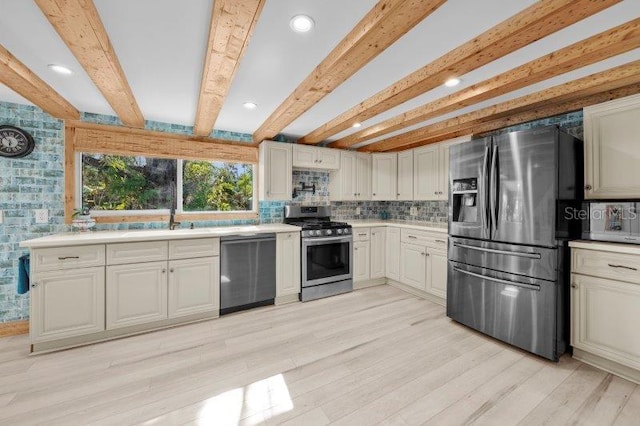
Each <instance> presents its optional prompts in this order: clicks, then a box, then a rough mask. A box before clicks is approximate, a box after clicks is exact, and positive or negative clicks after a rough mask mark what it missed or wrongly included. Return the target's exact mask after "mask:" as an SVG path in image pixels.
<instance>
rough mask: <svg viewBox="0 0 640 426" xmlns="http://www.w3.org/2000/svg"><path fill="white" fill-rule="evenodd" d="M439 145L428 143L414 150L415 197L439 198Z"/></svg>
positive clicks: (419, 198)
mask: <svg viewBox="0 0 640 426" xmlns="http://www.w3.org/2000/svg"><path fill="white" fill-rule="evenodd" d="M439 164H440V161H439V153H438V145H427V146H425V147H422V148H417V149H414V150H413V199H414V200H437V199H438V197H439V194H438V187H439V186H438V185H439V184H438V175H439V173H438V166H439Z"/></svg>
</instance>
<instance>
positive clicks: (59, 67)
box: [47, 64, 73, 75]
mask: <svg viewBox="0 0 640 426" xmlns="http://www.w3.org/2000/svg"><path fill="white" fill-rule="evenodd" d="M47 66H48V67H49V68H50V69H51V70H52V71H55V72H57V73H58V74H64V75H71V74H73V71H71V70H70V69H69V68H67V67H65V66H63V65H57V64H49V65H47Z"/></svg>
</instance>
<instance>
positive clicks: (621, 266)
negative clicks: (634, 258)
mask: <svg viewBox="0 0 640 426" xmlns="http://www.w3.org/2000/svg"><path fill="white" fill-rule="evenodd" d="M608 265H609V266H610V267H611V268H622V269H629V270H630V271H637V270H638V268H632V267H631V266H624V265H613V264H611V263H609V264H608Z"/></svg>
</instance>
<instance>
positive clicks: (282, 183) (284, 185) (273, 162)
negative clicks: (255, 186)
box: [259, 142, 293, 200]
mask: <svg viewBox="0 0 640 426" xmlns="http://www.w3.org/2000/svg"><path fill="white" fill-rule="evenodd" d="M259 154H260V159H259V161H260V167H259V188H260V199H261V200H291V193H292V190H293V188H292V185H293V184H292V161H291V157H292V145H291V144H288V143H281V142H262V143H261V144H260V149H259Z"/></svg>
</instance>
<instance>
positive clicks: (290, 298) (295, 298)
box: [275, 293, 300, 305]
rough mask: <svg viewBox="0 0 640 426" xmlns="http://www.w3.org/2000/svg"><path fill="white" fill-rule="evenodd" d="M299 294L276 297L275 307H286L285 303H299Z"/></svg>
mask: <svg viewBox="0 0 640 426" xmlns="http://www.w3.org/2000/svg"><path fill="white" fill-rule="evenodd" d="M299 301H300V294H299V293H296V294H287V295H284V296H276V302H275V304H276V305H286V304H287V303H293V302H299Z"/></svg>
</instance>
